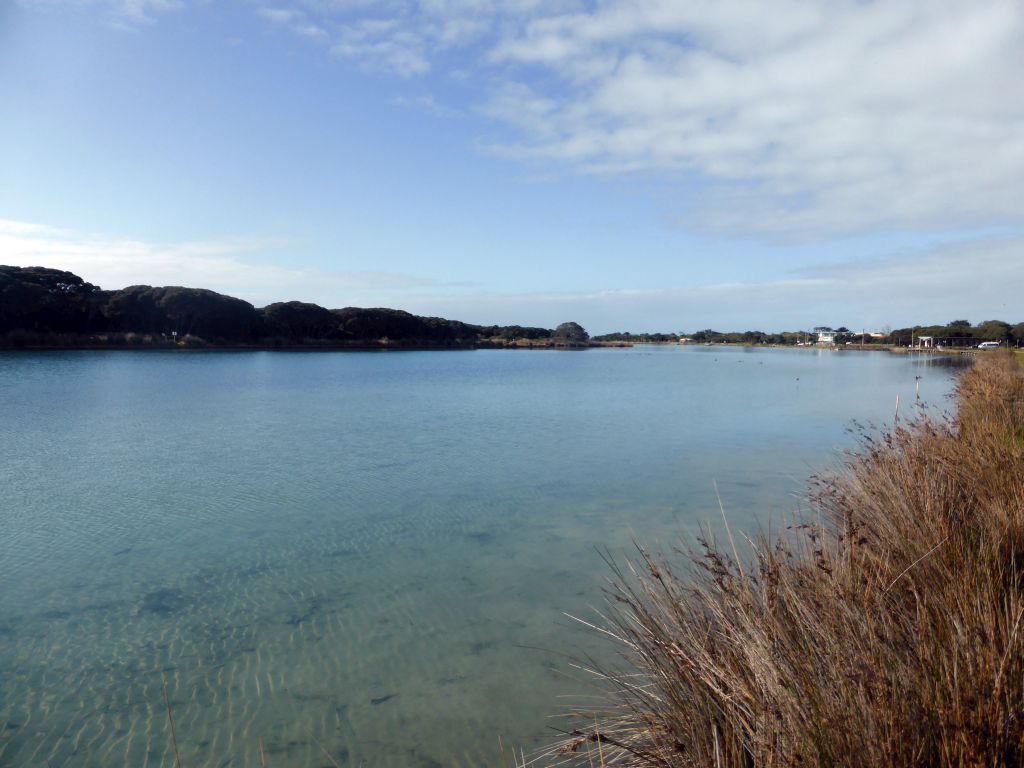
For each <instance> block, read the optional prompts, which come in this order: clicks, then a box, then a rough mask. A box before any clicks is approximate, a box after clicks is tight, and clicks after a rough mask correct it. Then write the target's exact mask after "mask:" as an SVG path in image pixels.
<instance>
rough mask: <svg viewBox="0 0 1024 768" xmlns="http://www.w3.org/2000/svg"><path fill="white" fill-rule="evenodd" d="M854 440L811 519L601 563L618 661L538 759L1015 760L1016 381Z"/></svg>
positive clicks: (1020, 652) (663, 762)
mask: <svg viewBox="0 0 1024 768" xmlns="http://www.w3.org/2000/svg"><path fill="white" fill-rule="evenodd" d="M958 397H959V410H958V415H957V417H956V419H955V421H954V422H953V423H948V424H947V423H939V422H935V421H931V420H929V419H927V418H923V417H922V418H920V419H918V420H917V421H914V422H912V423H904V424H903V425H902V426H900V427H898V428H896V429H894V430H893V431H892V432H891V433H889V434H887V435H884V436H881V437H875V438H872V437H869V436H865V437H864V439H863V444H862V446H861V448H860V449H859V451H858V452H857V453H856V454H853V455H851V456H850V457H849V460H848V462H847V463H846V465H845V467H844V469H843V470H842V471H840V472H839V473H838V474H836V475H833V476H830V477H826V478H820V479H818V480H816V481H815V483H814V487H813V491H812V494H811V497H810V509H811V512H810V514H809V515H808V517H807V518H806V519H803V520H800V521H797V522H796V524H794V525H791V526H788V527H785V528H783V529H782V530H781V531H776V532H775V533H774V534H773V533H771V532H770V531H769V532H765V533H762V534H761V535H759V536H758V537H756V538H755V539H754V540H752V541H751V542H750V546H751V547H752V552H753V555H752V556H750V557H743V558H741V557H740V556H739V554H738V548H737V547H736V546H735V542H734V540H733V536H732V533H731V532H730V533H729V534H728V535H727V536H726V541H724V542H719V541H716V540H715V539H714V538H713V537H712V536H711V535H710V533H709V534H708V535H707V536H705V537H704V538H702V539H700V540H699V545H698V546H697V547H696V549H695V550H694V551H692V552H689V553H686V554H685V556H684V557H682V558H681V562H679V563H676V562H671V561H669V560H667V559H666V558H662V557H654V556H652V555H651V554H649V553H648V552H646V551H645V550H643V549H642V548H638V553H639V554H638V556H637V557H636V558H635V559H634V560H633V561H632V562H629V563H625V564H622V565H616V564H614V563H613V564H612V568H613V571H614V578H613V586H612V587H611V588H610V590H609V594H608V597H609V600H608V605H607V611H606V612H605V614H604V615H603V617H602V618H601V619H599V620H598V621H597V622H595V625H596V628H597V629H599V630H600V631H602V632H606V633H607V634H608V636H609V637H610V638H611V639H612V640H613V642H615V643H617V644H618V645H619V646H620V648H621V651H622V654H623V660H624V661H623V664H622V669H619V670H608V669H603V670H596V671H594V674H595V676H596V680H597V682H598V684H599V687H601V688H602V690H603V692H604V695H603V697H602V699H601V701H600V703H599V704H597V705H596V706H594V707H593V708H588V709H581V710H579V711H576V712H574V713H573V714H572V715H570V716H569V721H568V724H567V727H566V729H565V731H566V736H565V738H564V739H563V740H562V741H560V743H558V744H557V745H555V746H554V747H553V748H552V749H551V750H550V751H549V752H548V753H547V754H546V755H545V756H544V757H543V758H542V759H541V760H540V762H546V764H549V765H561V764H568V765H586V766H592V765H616V766H659V767H665V768H674V767H675V766H737V767H739V766H743V767H744V768H746V767H748V766H825V765H827V766H851V767H852V766H865V767H870V766H879V767H881V766H925V765H926V766H940V765H941V766H954V765H955V766H1002V765H1017V766H1019V765H1024V626H1022V617H1024V372H1022V370H1021V368H1020V366H1019V365H1018V364H1017V362H1016V361H1015V359H1014V357H1013V356H1012V355H1010V354H1009V353H1003V354H1001V355H986V356H983V358H981V359H979V361H978V363H977V364H976V365H975V366H973V367H972V369H971V370H969V371H968V372H966V373H965V374H963V376H962V378H961V381H960V382H959V385H958Z"/></svg>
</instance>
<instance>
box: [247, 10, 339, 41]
mask: <svg viewBox="0 0 1024 768" xmlns="http://www.w3.org/2000/svg"><path fill="white" fill-rule="evenodd" d="M256 13H257V14H259V15H260V16H262V17H263V18H264V19H266V20H267V21H269V22H271V23H273V24H277V25H279V26H282V27H284V28H286V29H288V30H289V31H291V32H292V33H294V34H296V35H299V36H300V37H308V38H310V39H312V40H320V39H326V38H327V31H326V30H325V29H323V28H322V27H319V26H317V25H316V24H314V23H312V22H310V21H309V19H307V18H306V14H305V13H303V12H302V11H299V10H295V9H294V8H259V9H258V10H257V11H256Z"/></svg>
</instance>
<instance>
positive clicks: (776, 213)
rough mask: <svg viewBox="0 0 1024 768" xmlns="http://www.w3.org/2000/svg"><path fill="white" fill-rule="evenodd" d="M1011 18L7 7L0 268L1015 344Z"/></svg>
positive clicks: (642, 10) (961, 13)
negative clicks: (952, 325)
mask: <svg viewBox="0 0 1024 768" xmlns="http://www.w3.org/2000/svg"><path fill="white" fill-rule="evenodd" d="M1022 39H1024V7H1022V6H1021V4H1020V3H1019V2H1017V1H1016V0H1009V1H1004V2H998V1H989V0H970V1H969V2H968V1H966V0H965V1H963V2H959V1H954V0H931V1H930V2H924V1H923V0H922V1H917V0H887V2H885V3H881V2H877V3H873V2H860V0H856V1H855V0H775V1H774V2H769V3H765V2H752V1H750V0H717V1H716V2H710V1H709V0H689V1H687V0H601V2H593V1H591V2H576V1H574V0H548V2H539V1H538V0H506V2H490V1H489V0H291V1H290V2H263V0H236V1H231V0H223V1H222V2H212V1H211V0H13V2H12V0H7V2H2V3H0V105H2V106H0V169H2V170H0V263H7V264H19V265H30V264H42V265H46V266H55V267H61V268H65V269H71V270H72V271H75V272H76V273H78V274H80V275H82V276H83V277H85V278H86V279H88V280H90V281H91V282H94V283H97V284H99V285H102V286H103V287H105V288H118V287H123V286H124V285H128V284H133V283H148V284H155V285H165V284H167V285H170V284H178V285H193V286H201V287H209V288H213V289H215V290H219V291H222V292H225V293H230V294H232V295H237V296H241V297H243V298H245V299H247V300H249V301H252V302H253V303H254V304H256V305H263V304H266V303H269V302H271V301H276V300H288V299H300V300H306V301H315V302H317V303H320V304H323V305H325V306H329V307H340V306H392V307H399V308H403V309H408V310H410V311H413V312H417V313H420V314H430V315H442V316H447V317H453V318H458V319H462V320H466V321H470V322H480V323H521V324H529V325H544V326H549V327H550V326H553V325H555V324H557V323H559V322H561V321H564V320H576V321H578V322H580V323H582V324H583V325H584V326H586V327H587V328H588V329H589V330H591V332H597V333H600V332H606V331H612V330H632V331H641V330H662V331H673V330H675V331H678V330H696V329H698V328H704V327H716V328H721V329H747V328H760V329H764V330H779V329H784V328H802V327H810V326H814V325H820V324H831V325H836V326H838V325H847V326H849V327H852V328H862V327H864V328H869V329H871V328H880V327H883V326H885V325H891V326H900V325H904V324H907V323H911V322H915V321H920V322H946V321H948V320H952V319H956V318H963V317H965V318H968V319H970V320H972V321H975V322H977V321H980V320H985V319H989V318H993V317H998V318H1003V319H1007V320H1009V321H1011V322H1016V321H1019V320H1022V319H1024V301H1022V300H1021V297H1022V295H1024V277H1022V275H1024V228H1022V224H1024V202H1022V201H1024V78H1021V77H1020V74H1019V73H1020V72H1021V71H1024V46H1021V45H1020V41H1021V40H1022Z"/></svg>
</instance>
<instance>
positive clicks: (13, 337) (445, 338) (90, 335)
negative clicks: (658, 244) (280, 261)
mask: <svg viewBox="0 0 1024 768" xmlns="http://www.w3.org/2000/svg"><path fill="white" fill-rule="evenodd" d="M588 338H589V337H588V336H587V333H586V331H584V330H583V329H582V328H581V327H580V326H579V325H577V324H576V323H563V324H562V325H561V326H559V327H558V328H556V329H554V330H550V329H547V328H531V327H524V326H519V325H512V326H497V325H491V326H482V325H472V324H470V323H462V322H459V321H457V320H446V319H444V318H441V317H420V316H417V315H413V314H410V313H409V312H403V311H402V310H398V309H384V308H374V309H363V308H357V307H346V308H343V309H326V308H324V307H320V306H318V305H316V304H309V303H305V302H300V301H287V302H278V303H275V304H270V305H269V306H266V307H263V308H260V309H257V308H256V307H254V306H253V305H252V304H249V303H248V302H246V301H243V300H241V299H236V298H234V297H231V296H225V295H223V294H220V293H216V292H214V291H210V290H206V289H202V288H182V287H177V286H171V287H162V288H156V287H152V286H148V285H133V286H129V287H128V288H124V289H121V290H117V291H105V290H102V289H101V288H99V287H97V286H95V285H93V284H91V283H87V282H85V281H84V280H83V279H82V278H81V277H79V276H78V275H75V274H72V273H71V272H65V271H62V270H57V269H49V268H46V267H25V268H22V267H7V266H0V348H5V347H6V348H18V347H103V348H106V347H128V348H152V347H157V348H159V347H180V346H185V347H207V346H240V347H245V346H257V347H297V346H301V347H325V348H338V347H342V348H344V347H379V348H386V347H482V346H494V347H501V346H529V347H533V346H541V347H544V346H548V347H572V346H581V345H583V346H585V345H586V344H587V340H588Z"/></svg>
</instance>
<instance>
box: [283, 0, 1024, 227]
mask: <svg viewBox="0 0 1024 768" xmlns="http://www.w3.org/2000/svg"><path fill="white" fill-rule="evenodd" d="M273 12H274V13H278V14H280V13H285V11H282V10H281V9H277V10H275V11H273ZM263 13H264V14H266V13H267V11H263ZM287 13H301V14H302V18H303V19H312V20H314V21H311V22H309V23H312V24H314V25H315V27H316V28H317V29H320V30H324V33H325V34H327V35H329V36H330V39H331V51H332V52H333V53H334V55H336V56H338V57H341V58H343V59H347V60H351V61H352V62H355V63H356V64H358V65H359V66H361V67H365V68H372V69H378V70H384V71H387V72H389V73H391V74H394V75H397V76H400V77H403V78H412V77H426V76H429V75H431V74H437V70H438V67H443V68H445V69H444V72H443V73H442V74H444V75H445V76H448V75H452V74H455V75H457V76H462V77H464V76H466V73H467V71H468V72H471V73H472V76H473V78H474V79H475V81H476V82H477V83H478V86H479V89H480V90H479V94H480V104H479V108H480V109H481V111H482V112H483V113H484V114H486V115H487V116H489V117H490V118H492V119H493V120H494V121H495V123H496V125H498V126H502V127H501V128H500V129H499V128H496V129H495V136H494V137H492V138H491V139H490V140H489V141H488V144H489V146H490V147H491V148H492V149H493V150H495V151H499V152H503V153H505V154H508V155H510V156H514V157H519V158H522V159H524V160H535V161H538V162H540V163H544V164H545V165H546V166H548V165H550V164H551V163H556V164H558V165H560V166H561V167H563V168H564V169H566V170H569V171H573V172H582V173H600V174H636V173H653V174H659V175H665V174H669V175H670V176H673V177H678V178H682V179H685V180H687V182H688V183H690V184H691V185H692V184H693V183H696V184H697V189H698V190H699V194H693V193H692V192H691V193H690V194H686V195H685V196H684V195H683V193H682V192H681V193H680V201H679V206H680V209H681V210H682V215H683V217H684V218H685V220H686V221H687V223H688V224H690V225H691V226H701V227H704V228H709V229H715V230H730V231H737V230H739V231H758V232H779V233H786V234H787V235H793V234H796V235H798V236H800V235H809V236H817V235H827V234H831V233H836V232H856V231H864V230H868V229H877V228H944V227H950V226H971V225H986V224H1005V223H1008V222H1012V223H1020V222H1021V221H1022V219H1024V211H1022V206H1021V205H1020V202H1019V201H1020V200H1021V199H1024V78H1022V77H1020V72H1022V71H1024V46H1022V45H1020V41H1021V40H1022V39H1024V5H1022V4H1021V3H1020V2H1019V1H1018V0H888V1H887V2H884V3H883V2H867V3H865V2H862V1H861V0H776V1H775V2H771V3H764V2H758V1H757V0H688V1H686V2H682V1H681V0H605V1H604V2H600V3H596V4H594V3H578V2H548V3H541V2H534V1H533V0H521V1H519V2H491V1H489V0H382V1H380V2H373V1H372V0H305V2H298V3H296V4H295V8H294V10H292V11H287ZM280 23H282V24H285V25H286V26H288V25H291V24H292V23H293V22H292V21H291V17H285V16H281V18H280Z"/></svg>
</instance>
